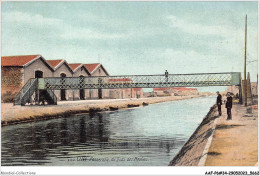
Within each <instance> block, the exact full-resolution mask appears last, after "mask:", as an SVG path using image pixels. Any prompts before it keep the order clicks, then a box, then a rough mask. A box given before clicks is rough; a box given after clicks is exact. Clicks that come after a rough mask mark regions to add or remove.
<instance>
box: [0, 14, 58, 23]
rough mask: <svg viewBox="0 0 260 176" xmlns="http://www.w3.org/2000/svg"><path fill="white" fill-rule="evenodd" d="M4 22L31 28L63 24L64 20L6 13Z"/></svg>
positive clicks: (38, 15) (3, 18) (3, 16)
mask: <svg viewBox="0 0 260 176" xmlns="http://www.w3.org/2000/svg"><path fill="white" fill-rule="evenodd" d="M2 20H3V21H5V22H8V23H12V24H14V25H15V24H25V25H30V26H41V25H44V26H49V25H51V26H52V25H56V26H57V25H59V24H62V20H60V19H56V18H46V17H43V16H42V15H40V14H34V15H31V14H28V13H24V12H19V11H13V12H4V13H3V14H2Z"/></svg>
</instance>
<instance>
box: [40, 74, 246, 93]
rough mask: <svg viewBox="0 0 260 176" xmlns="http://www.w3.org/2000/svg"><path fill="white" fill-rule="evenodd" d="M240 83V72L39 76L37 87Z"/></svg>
mask: <svg viewBox="0 0 260 176" xmlns="http://www.w3.org/2000/svg"><path fill="white" fill-rule="evenodd" d="M231 85H237V86H240V85H241V73H240V72H227V73H195V74H169V75H168V76H165V75H124V76H101V77H77V78H75V77H66V78H39V80H38V89H52V90H60V89H99V88H101V89H117V88H157V87H158V88H159V87H202V86H231Z"/></svg>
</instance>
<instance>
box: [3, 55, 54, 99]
mask: <svg viewBox="0 0 260 176" xmlns="http://www.w3.org/2000/svg"><path fill="white" fill-rule="evenodd" d="M53 73H54V68H53V67H52V65H50V64H49V63H48V62H47V61H46V60H45V59H44V58H43V57H42V56H41V55H24V56H2V57H1V88H2V91H1V95H2V101H6V100H5V98H6V97H8V98H9V99H10V100H11V99H13V98H14V97H15V95H16V94H17V93H18V92H19V91H20V89H21V88H22V87H23V85H24V84H25V83H26V82H27V81H28V80H29V79H30V78H43V77H53Z"/></svg>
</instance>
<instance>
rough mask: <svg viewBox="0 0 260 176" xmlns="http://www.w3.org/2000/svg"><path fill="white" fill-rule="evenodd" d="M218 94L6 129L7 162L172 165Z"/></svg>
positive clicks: (50, 164)
mask: <svg viewBox="0 0 260 176" xmlns="http://www.w3.org/2000/svg"><path fill="white" fill-rule="evenodd" d="M214 103H215V98H214V97H203V98H194V99H187V100H180V101H172V102H165V103H159V104H151V105H149V106H145V107H138V108H133V109H126V110H118V111H113V112H105V113H97V114H81V115H74V116H71V117H67V118H60V119H52V120H47V121H39V122H33V123H26V124H19V125H11V126H5V127H2V130H1V132H2V135H1V138H2V165H4V166H7V165H13V166H14V165H15V166H20V165H27V166H31V165H48V166H167V165H168V164H169V162H170V161H171V160H172V159H173V157H174V156H175V155H176V154H177V153H178V151H179V150H180V149H181V147H182V146H183V145H184V143H185V142H186V141H187V140H188V139H189V137H190V136H191V135H192V133H193V132H194V131H195V129H196V128H197V127H198V125H199V124H200V123H201V121H202V119H203V118H204V117H205V115H206V114H207V113H208V111H209V109H210V107H211V106H212V105H213V104H214Z"/></svg>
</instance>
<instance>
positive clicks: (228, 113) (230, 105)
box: [226, 92, 232, 120]
mask: <svg viewBox="0 0 260 176" xmlns="http://www.w3.org/2000/svg"><path fill="white" fill-rule="evenodd" d="M226 108H227V115H228V117H227V120H231V119H232V116H231V109H232V97H231V95H230V93H229V92H228V93H227V102H226Z"/></svg>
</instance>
